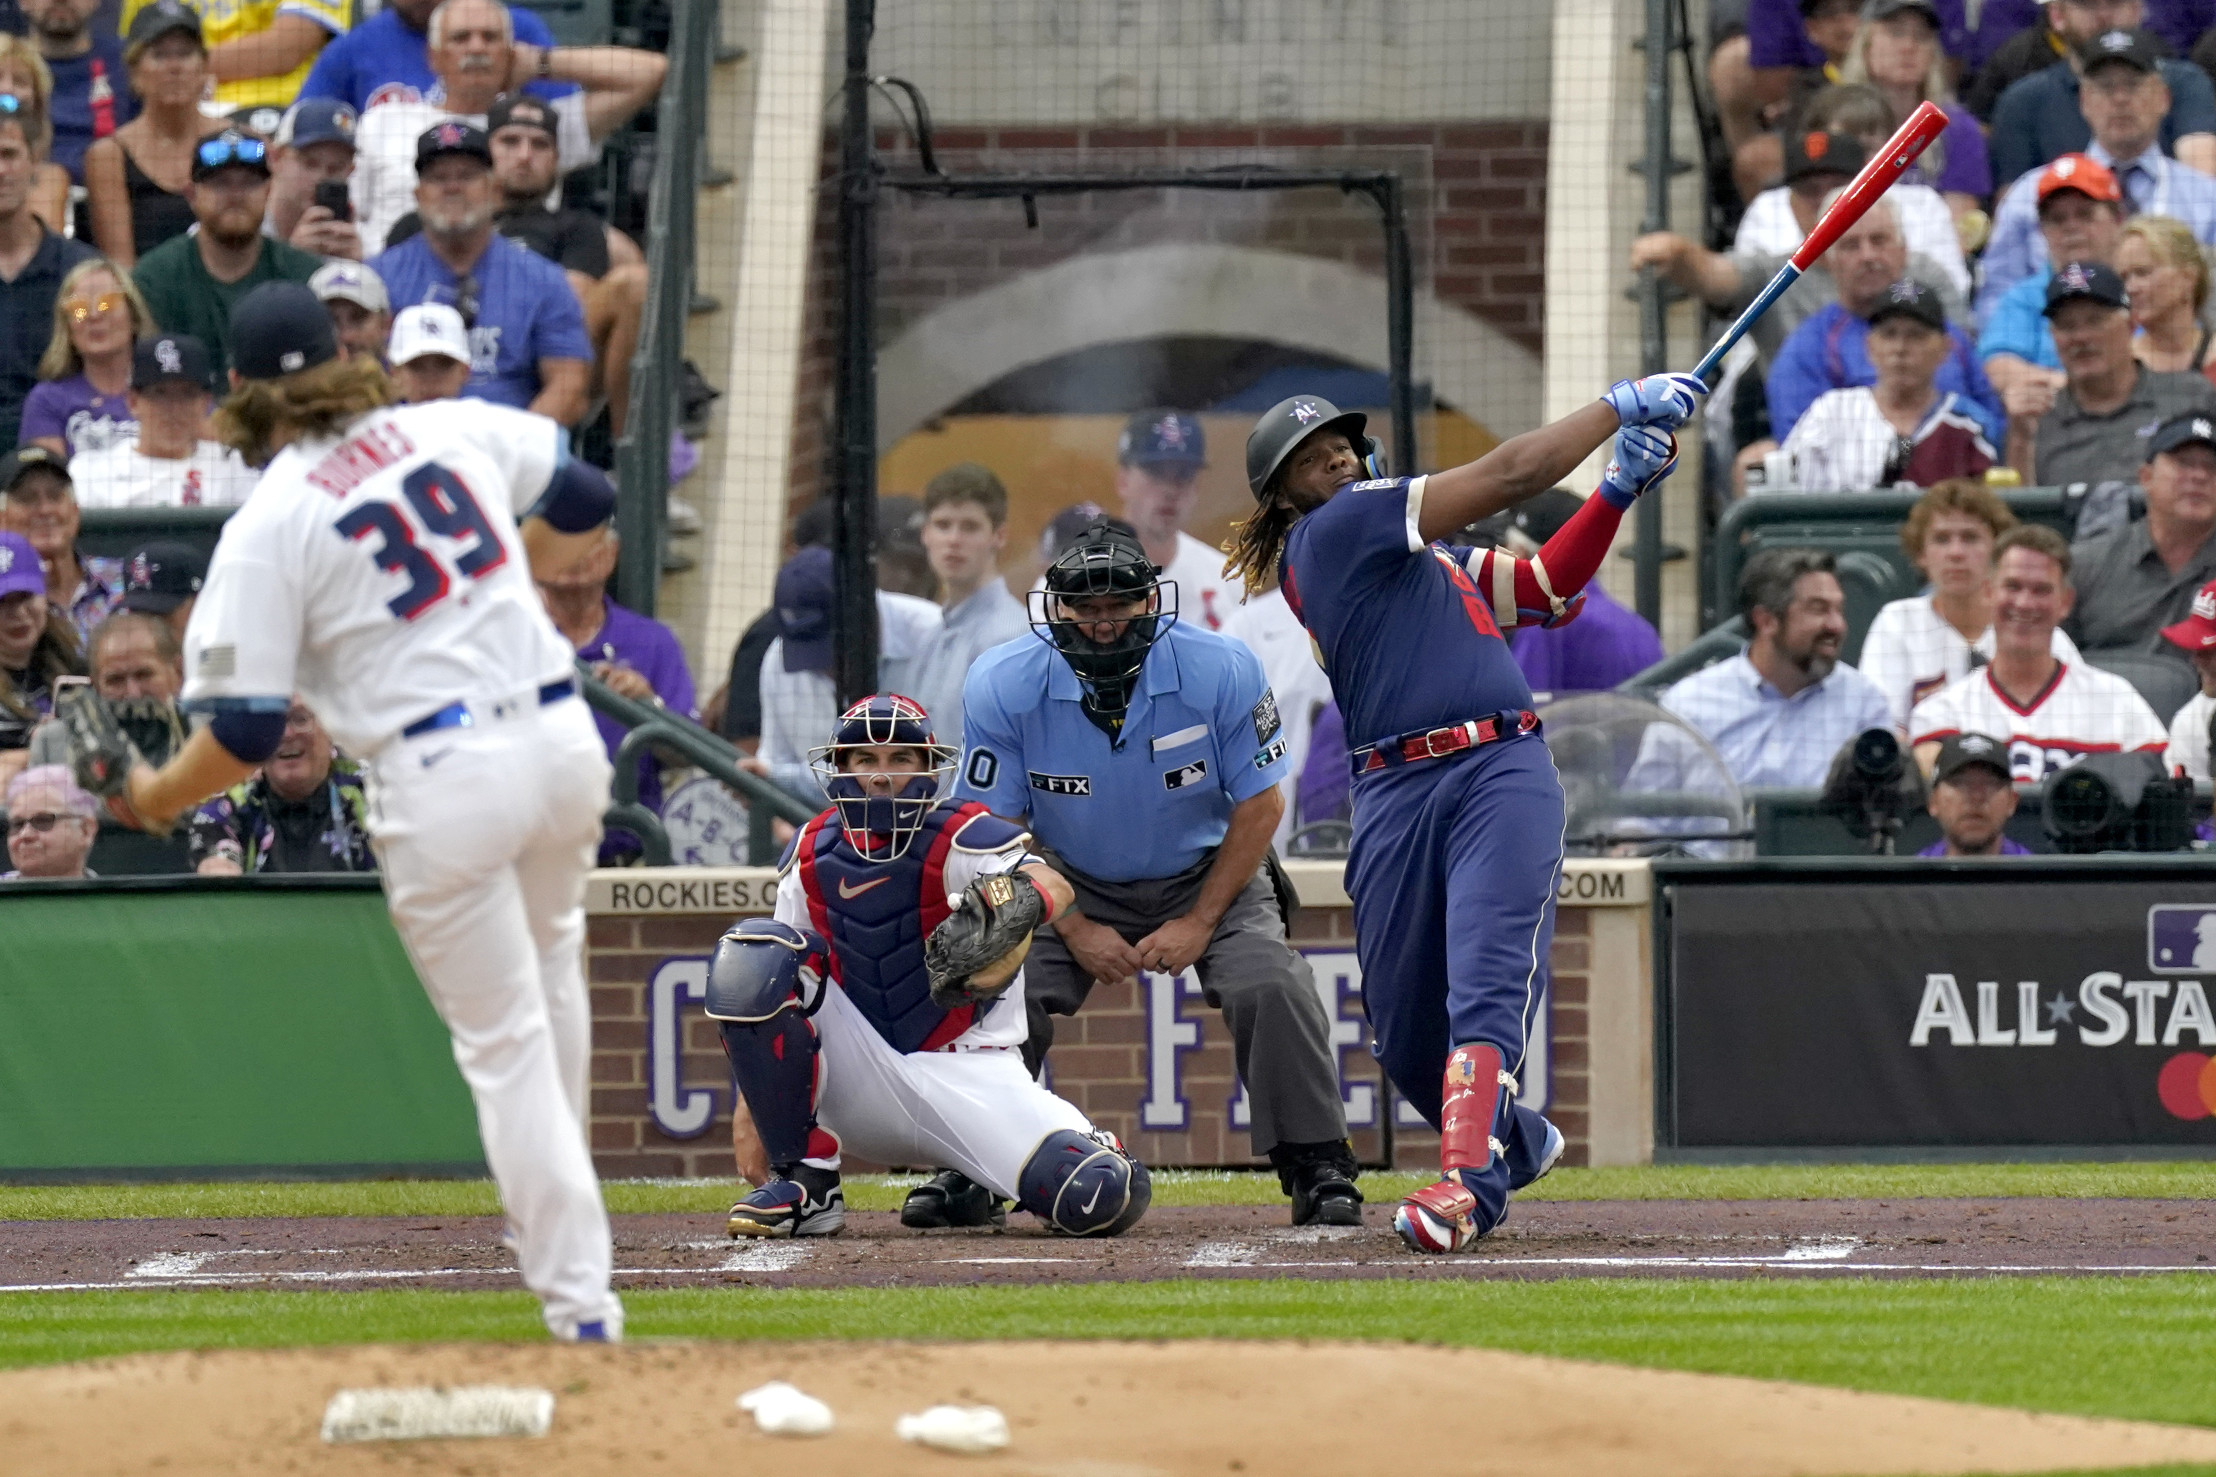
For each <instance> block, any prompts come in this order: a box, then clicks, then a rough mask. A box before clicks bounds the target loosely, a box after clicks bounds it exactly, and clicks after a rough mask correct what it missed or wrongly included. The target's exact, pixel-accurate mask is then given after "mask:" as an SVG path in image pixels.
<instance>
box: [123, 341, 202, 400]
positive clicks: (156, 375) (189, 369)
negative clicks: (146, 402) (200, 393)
mask: <svg viewBox="0 0 2216 1477" xmlns="http://www.w3.org/2000/svg"><path fill="white" fill-rule="evenodd" d="M214 378H215V365H214V364H213V363H211V362H210V361H209V359H208V346H207V345H206V344H203V343H202V342H200V340H198V339H196V338H194V337H193V336H192V335H191V334H189V333H164V334H158V335H156V336H155V337H153V338H149V339H141V340H139V345H138V347H137V348H136V349H134V350H132V351H131V388H132V389H134V390H151V389H153V388H154V386H156V385H162V384H167V383H168V382H169V381H171V380H183V381H185V382H186V383H187V384H190V385H192V386H194V387H195V388H197V389H202V390H205V389H208V388H209V387H210V386H211V385H212V383H213V382H214Z"/></svg>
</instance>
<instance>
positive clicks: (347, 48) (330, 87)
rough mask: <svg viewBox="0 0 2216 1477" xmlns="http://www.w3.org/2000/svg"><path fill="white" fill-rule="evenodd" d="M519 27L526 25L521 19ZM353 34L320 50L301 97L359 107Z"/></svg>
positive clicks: (340, 38)
mask: <svg viewBox="0 0 2216 1477" xmlns="http://www.w3.org/2000/svg"><path fill="white" fill-rule="evenodd" d="M516 29H517V30H519V31H520V30H521V29H523V28H522V26H521V24H520V23H519V24H518V25H517V27H516ZM353 39H354V38H353V37H352V36H351V35H346V36H335V37H333V38H332V39H331V40H330V41H328V42H326V43H325V44H324V47H323V50H321V51H320V52H318V53H316V59H315V65H314V66H312V67H310V68H308V77H307V80H306V81H304V82H302V83H301V84H300V96H301V97H335V98H337V99H338V100H339V101H340V102H342V103H345V104H346V105H347V106H348V107H358V106H359V104H357V103H356V102H355V101H354V87H353V83H354V47H353V46H352V45H351V44H350V43H351V42H352V41H353Z"/></svg>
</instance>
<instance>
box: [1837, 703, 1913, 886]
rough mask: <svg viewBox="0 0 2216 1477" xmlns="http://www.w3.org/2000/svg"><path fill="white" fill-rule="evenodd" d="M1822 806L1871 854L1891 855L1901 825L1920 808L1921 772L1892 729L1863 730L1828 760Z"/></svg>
mask: <svg viewBox="0 0 2216 1477" xmlns="http://www.w3.org/2000/svg"><path fill="white" fill-rule="evenodd" d="M1823 808H1824V810H1825V811H1827V812H1828V813H1830V814H1832V815H1835V816H1837V817H1838V818H1839V820H1840V821H1841V822H1842V823H1844V824H1845V826H1846V828H1847V830H1848V832H1849V833H1850V834H1852V835H1853V837H1854V839H1855V840H1857V841H1860V842H1861V843H1862V844H1863V845H1865V846H1867V847H1868V848H1869V850H1870V854H1871V855H1872V856H1891V855H1892V854H1893V843H1894V842H1895V841H1896V840H1898V839H1899V837H1900V833H1901V826H1902V825H1903V824H1904V823H1906V821H1907V820H1908V818H1909V817H1910V816H1912V815H1914V814H1916V813H1917V812H1918V811H1920V810H1922V809H1923V808H1924V777H1923V772H1922V771H1921V770H1919V769H1917V767H1916V766H1915V764H1914V763H1913V762H1911V761H1910V759H1909V756H1908V752H1907V751H1906V750H1905V749H1903V748H1902V747H1901V741H1900V736H1899V735H1898V734H1896V733H1894V732H1893V730H1892V729H1890V728H1866V729H1864V730H1863V731H1862V732H1860V733H1858V734H1856V735H1855V736H1854V741H1853V742H1852V743H1849V744H1846V745H1844V746H1842V747H1841V748H1840V750H1839V752H1838V753H1837V754H1836V755H1834V756H1833V757H1832V761H1831V773H1830V775H1829V776H1828V777H1826V779H1825V780H1824V794H1823Z"/></svg>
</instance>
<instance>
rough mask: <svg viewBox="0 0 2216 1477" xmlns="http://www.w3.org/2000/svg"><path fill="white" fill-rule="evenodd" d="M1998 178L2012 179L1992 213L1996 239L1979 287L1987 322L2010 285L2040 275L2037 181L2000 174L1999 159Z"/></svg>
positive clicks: (1980, 315)
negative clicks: (2006, 192)
mask: <svg viewBox="0 0 2216 1477" xmlns="http://www.w3.org/2000/svg"><path fill="white" fill-rule="evenodd" d="M1993 145H1994V147H1995V149H1996V150H1997V149H1998V148H1999V146H2000V132H1999V130H1998V129H1996V130H1994V134H1993ZM1993 177H1994V178H1995V179H2006V180H2012V181H2013V182H2014V183H2013V184H2012V185H2011V186H2010V188H2009V191H2008V196H2007V198H2006V199H2004V200H2002V201H2001V206H2000V209H1999V210H1998V211H1996V212H1995V213H1994V216H1993V239H1992V241H1991V242H1989V243H1988V244H1987V245H1986V248H1985V256H1984V263H1983V264H1984V280H1983V282H1982V283H1981V284H1980V285H1979V287H1978V293H1977V321H1978V322H1979V324H1981V325H1982V324H1984V323H1985V322H1987V321H1988V320H1989V319H1991V317H1992V316H1993V313H1994V311H1995V310H1996V309H1997V308H1998V307H1999V305H2000V300H2001V298H2002V297H2003V296H2004V295H2005V294H2006V293H2007V292H2008V290H2009V289H2010V288H2011V287H2014V286H2015V285H2016V284H2017V283H2019V282H2021V281H2023V280H2024V279H2025V278H2026V277H2031V276H2035V275H2037V273H2038V271H2039V263H2040V260H2041V257H2042V254H2043V252H2042V248H2041V247H2040V246H2035V245H2034V244H2033V243H2034V242H2036V241H2038V239H2039V207H2038V204H2037V202H2036V201H2035V200H2034V199H2033V196H2034V193H2035V192H2036V188H2037V186H2036V182H2035V181H2033V180H2029V179H2026V178H2024V177H2023V176H2021V175H2012V174H2003V173H2001V168H2000V160H1999V158H1998V157H1997V155H1996V157H1995V159H1994V161H1993Z"/></svg>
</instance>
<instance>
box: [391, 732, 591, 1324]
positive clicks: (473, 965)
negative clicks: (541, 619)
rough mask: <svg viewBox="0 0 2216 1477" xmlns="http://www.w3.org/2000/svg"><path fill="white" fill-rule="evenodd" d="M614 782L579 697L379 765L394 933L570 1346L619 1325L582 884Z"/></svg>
mask: <svg viewBox="0 0 2216 1477" xmlns="http://www.w3.org/2000/svg"><path fill="white" fill-rule="evenodd" d="M610 773H611V771H610V770H609V767H608V758H607V753H606V751H605V750H604V749H603V748H602V747H601V743H600V735H599V733H598V731H597V730H595V728H594V727H593V722H592V718H591V715H590V713H589V711H588V710H587V708H586V706H585V704H584V702H583V701H582V700H580V699H576V698H565V699H562V700H561V701H558V702H555V703H551V704H549V705H547V706H545V707H526V708H525V709H524V710H523V711H522V712H521V713H520V714H519V715H518V716H515V717H513V718H510V719H508V720H507V721H490V722H486V723H483V724H480V725H479V726H477V727H472V728H442V729H435V730H433V731H432V732H430V733H426V734H422V735H419V736H418V737H416V738H412V739H396V740H394V741H393V742H392V743H390V744H387V745H386V746H385V747H384V748H383V749H382V750H380V751H379V752H378V754H377V756H376V759H375V761H374V762H373V763H372V764H371V766H370V787H369V794H370V802H371V803H370V835H371V838H372V839H373V841H374V843H375V845H376V849H377V859H378V865H379V866H380V867H381V868H382V869H383V871H384V877H385V897H386V901H387V904H388V905H389V906H390V908H391V909H392V919H393V924H394V926H395V927H396V928H397V929H398V930H399V933H400V940H401V942H402V943H403V944H405V945H406V946H407V950H408V954H409V957H410V958H411V959H413V960H414V962H415V967H416V974H417V976H418V977H419V978H420V979H421V980H422V981H423V987H424V989H425V990H426V991H427V992H428V993H429V994H430V997H431V1003H432V1005H434V1006H435V1007H437V1009H438V1012H439V1015H440V1017H441V1018H442V1019H443V1020H444V1021H445V1022H446V1026H447V1030H448V1031H450V1032H451V1033H452V1034H453V1037H454V1060H455V1062H456V1064H457V1065H459V1066H460V1067H461V1070H462V1080H463V1081H465V1082H467V1083H468V1084H469V1090H470V1095H471V1096H472V1097H473V1098H474V1099H475V1100H476V1103H477V1131H478V1134H479V1136H480V1137H481V1138H482V1139H483V1141H484V1145H485V1160H486V1162H487V1163H488V1164H490V1165H491V1166H492V1175H493V1180H494V1182H495V1183H496V1184H497V1185H498V1186H499V1188H500V1201H501V1204H502V1205H503V1206H504V1207H505V1208H506V1210H507V1212H508V1218H509V1220H510V1222H511V1223H512V1224H513V1226H514V1229H515V1237H516V1261H517V1263H518V1264H519V1265H520V1267H521V1269H522V1272H523V1282H524V1285H525V1286H526V1287H529V1288H530V1289H531V1291H533V1292H534V1293H537V1294H538V1297H539V1301H540V1302H541V1303H542V1304H543V1305H544V1306H543V1313H544V1316H545V1319H546V1326H547V1328H548V1330H549V1331H551V1332H552V1333H553V1334H554V1336H555V1337H556V1338H565V1339H566V1338H574V1337H576V1334H577V1325H578V1324H580V1323H584V1322H590V1321H592V1320H594V1319H600V1320H603V1321H604V1322H605V1323H606V1324H607V1329H608V1333H609V1334H610V1335H611V1336H613V1335H616V1334H619V1333H620V1332H621V1331H622V1320H623V1305H622V1304H621V1303H620V1302H619V1301H617V1299H616V1295H615V1293H614V1292H613V1291H611V1290H610V1288H609V1285H608V1275H609V1269H610V1267H611V1266H612V1265H613V1261H614V1255H613V1250H612V1247H611V1245H610V1242H609V1232H608V1212H607V1209H606V1207H605V1206H604V1205H603V1204H602V1203H601V1198H600V1181H599V1179H598V1177H597V1176H595V1174H594V1173H593V1166H592V1154H591V1151H590V1149H589V1146H588V1145H587V1143H586V1128H585V1122H586V1110H587V1106H588V1099H587V1096H586V1094H587V1091H588V1088H587V1077H588V1074H589V1069H590V1059H591V1052H592V1017H591V1010H590V1006H589V1002H588V999H587V996H586V992H585V977H584V958H583V955H584V941H585V873H586V872H587V871H589V870H590V869H591V867H592V865H593V854H594V851H595V849H596V848H597V847H598V845H599V842H600V817H601V814H602V812H603V811H605V810H606V809H607V806H608V780H609V776H610Z"/></svg>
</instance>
